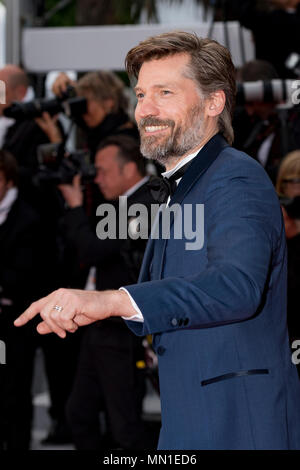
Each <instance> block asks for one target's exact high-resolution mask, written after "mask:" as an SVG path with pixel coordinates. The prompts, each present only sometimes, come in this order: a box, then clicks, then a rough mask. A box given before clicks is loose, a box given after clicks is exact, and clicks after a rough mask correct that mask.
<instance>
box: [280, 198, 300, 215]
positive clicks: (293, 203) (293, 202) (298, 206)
mask: <svg viewBox="0 0 300 470" xmlns="http://www.w3.org/2000/svg"><path fill="white" fill-rule="evenodd" d="M279 201H280V204H281V206H282V207H284V208H285V210H286V212H287V215H288V216H289V217H290V218H291V219H300V196H296V197H294V198H288V197H280V198H279Z"/></svg>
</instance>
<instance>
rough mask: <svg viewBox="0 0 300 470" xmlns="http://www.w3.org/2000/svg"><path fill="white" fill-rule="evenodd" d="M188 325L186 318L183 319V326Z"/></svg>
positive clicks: (188, 321)
mask: <svg viewBox="0 0 300 470" xmlns="http://www.w3.org/2000/svg"><path fill="white" fill-rule="evenodd" d="M189 323H190V320H189V319H188V318H185V319H184V321H183V324H184V326H186V325H188V324H189Z"/></svg>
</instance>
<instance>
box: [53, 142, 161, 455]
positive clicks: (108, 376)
mask: <svg viewBox="0 0 300 470" xmlns="http://www.w3.org/2000/svg"><path fill="white" fill-rule="evenodd" d="M95 168H96V177H95V183H96V184H97V186H98V187H99V189H100V190H101V192H102V193H103V195H104V197H105V199H106V200H109V201H111V202H112V204H113V206H114V207H115V210H116V223H117V226H118V221H119V216H120V215H122V216H124V217H125V218H126V220H127V224H132V219H131V218H129V217H128V213H124V214H120V212H121V211H122V210H124V211H125V210H127V208H126V209H125V208H124V209H122V208H121V207H120V206H119V200H118V199H119V196H126V197H127V207H128V208H129V207H131V206H132V205H133V204H136V203H142V204H144V205H145V206H146V207H147V208H148V209H149V208H150V206H151V203H153V202H154V199H153V198H152V196H151V193H150V189H149V188H148V186H147V184H146V183H147V181H148V179H149V177H148V176H147V175H146V170H145V162H144V159H143V158H142V156H141V154H140V150H139V145H138V143H137V142H136V141H135V140H134V139H132V138H131V137H128V136H124V135H116V136H111V137H109V138H107V139H106V140H104V141H103V142H102V143H101V144H100V146H99V147H98V150H97V152H96V158H95ZM59 188H60V190H61V191H62V194H63V196H64V198H65V200H66V202H67V203H68V206H69V210H68V212H67V213H66V215H65V218H64V223H63V230H64V233H65V236H66V240H67V243H68V244H70V245H72V246H73V247H74V248H75V249H74V252H75V253H76V257H77V262H78V263H81V264H84V265H85V266H88V267H90V266H96V284H95V286H94V288H95V289H97V290H106V289H111V288H119V287H120V286H122V285H126V284H128V283H130V282H135V281H136V280H137V275H138V272H139V268H140V264H141V261H142V257H143V252H144V249H145V246H146V241H147V240H143V239H140V238H138V239H136V240H133V239H131V238H130V237H129V236H127V239H121V238H119V236H118V235H117V236H116V238H114V239H110V238H109V237H108V238H106V239H99V238H98V237H97V235H96V232H95V229H93V228H92V227H91V225H90V223H89V220H88V218H87V216H86V213H85V210H84V209H83V206H82V204H83V194H82V189H81V186H80V179H79V176H78V175H77V176H76V177H75V178H74V182H73V184H72V185H60V186H59ZM148 213H150V210H149V212H148ZM117 234H118V231H117ZM139 359H143V349H142V343H141V339H140V338H137V337H135V336H134V335H133V333H132V332H131V331H129V329H128V328H127V327H126V325H125V324H124V322H123V321H122V320H121V319H109V320H104V321H101V322H98V323H97V324H95V325H91V326H89V327H87V328H86V330H85V332H84V336H83V339H82V343H81V350H80V356H79V363H78V369H77V374H76V378H75V382H74V386H73V390H72V393H71V396H70V398H69V401H68V405H67V416H68V418H69V424H70V427H71V431H72V434H73V439H74V442H75V445H76V447H77V449H80V450H98V449H99V448H101V447H102V448H105V446H107V445H110V446H111V445H115V446H117V447H121V448H123V449H131V450H136V449H144V448H149V446H153V448H154V446H155V445H156V442H154V437H152V433H151V434H150V433H149V432H148V431H147V429H146V427H145V425H144V423H143V422H142V421H141V411H142V409H141V408H142V398H143V391H144V375H143V371H142V370H139V369H137V366H136V362H137V361H138V360H139ZM101 410H104V411H105V416H106V425H107V429H108V431H109V432H110V433H111V437H112V439H113V442H110V443H107V442H106V443H105V442H103V436H102V435H101V430H100V427H99V412H100V411H101ZM101 439H102V441H101Z"/></svg>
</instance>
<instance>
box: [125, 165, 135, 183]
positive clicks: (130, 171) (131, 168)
mask: <svg viewBox="0 0 300 470" xmlns="http://www.w3.org/2000/svg"><path fill="white" fill-rule="evenodd" d="M135 173H136V164H135V163H134V162H127V163H125V165H124V166H123V174H124V175H125V178H128V179H131V178H132V177H133V176H134V174H135Z"/></svg>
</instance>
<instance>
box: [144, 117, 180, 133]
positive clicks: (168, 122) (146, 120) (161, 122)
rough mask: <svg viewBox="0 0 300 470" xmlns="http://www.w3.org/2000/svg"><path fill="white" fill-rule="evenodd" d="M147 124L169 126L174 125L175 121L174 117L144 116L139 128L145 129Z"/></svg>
mask: <svg viewBox="0 0 300 470" xmlns="http://www.w3.org/2000/svg"><path fill="white" fill-rule="evenodd" d="M147 126H169V127H174V126H175V122H174V121H173V120H172V119H164V120H162V119H157V118H154V117H151V116H150V117H146V118H142V119H141V120H140V121H139V123H138V129H139V130H140V131H141V130H144V129H145V127H147Z"/></svg>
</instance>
